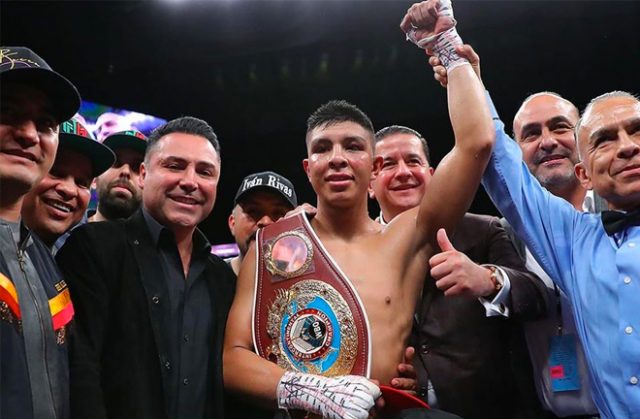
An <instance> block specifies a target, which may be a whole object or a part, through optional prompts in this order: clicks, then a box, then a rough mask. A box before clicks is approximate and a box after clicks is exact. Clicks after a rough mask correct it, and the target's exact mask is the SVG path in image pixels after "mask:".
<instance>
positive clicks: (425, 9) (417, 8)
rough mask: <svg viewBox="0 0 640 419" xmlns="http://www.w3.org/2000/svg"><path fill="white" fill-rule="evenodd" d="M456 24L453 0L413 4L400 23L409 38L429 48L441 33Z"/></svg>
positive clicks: (430, 0) (434, 0)
mask: <svg viewBox="0 0 640 419" xmlns="http://www.w3.org/2000/svg"><path fill="white" fill-rule="evenodd" d="M455 26H456V20H455V19H454V18H453V8H452V6H451V0H427V1H423V2H422V3H415V4H414V5H412V6H411V7H410V8H409V10H407V14H406V15H405V16H404V18H403V19H402V22H401V23H400V28H401V29H402V30H403V31H404V32H405V33H406V34H407V39H408V40H409V41H411V42H413V43H414V44H416V45H417V46H419V47H420V48H428V47H430V46H431V44H432V43H433V42H434V41H435V40H436V39H437V38H438V37H439V36H440V34H442V33H444V32H446V31H447V30H449V29H451V28H453V27H455Z"/></svg>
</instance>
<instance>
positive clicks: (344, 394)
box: [278, 371, 381, 419]
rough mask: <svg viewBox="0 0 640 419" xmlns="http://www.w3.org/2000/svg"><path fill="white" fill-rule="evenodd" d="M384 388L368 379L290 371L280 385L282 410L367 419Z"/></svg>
mask: <svg viewBox="0 0 640 419" xmlns="http://www.w3.org/2000/svg"><path fill="white" fill-rule="evenodd" d="M380 395H381V392H380V388H378V386H377V385H375V384H374V383H372V382H371V381H369V380H368V379H367V378H365V377H360V376H357V375H342V376H339V377H333V378H331V377H322V376H319V375H312V374H303V373H299V372H290V371H288V372H286V373H284V375H283V376H282V378H281V379H280V382H279V383H278V407H279V408H284V409H300V410H304V411H307V412H311V413H317V414H320V415H322V417H324V418H329V419H341V418H345V419H367V418H368V417H369V411H370V410H371V408H372V407H373V405H374V404H375V400H376V399H377V398H378V397H380Z"/></svg>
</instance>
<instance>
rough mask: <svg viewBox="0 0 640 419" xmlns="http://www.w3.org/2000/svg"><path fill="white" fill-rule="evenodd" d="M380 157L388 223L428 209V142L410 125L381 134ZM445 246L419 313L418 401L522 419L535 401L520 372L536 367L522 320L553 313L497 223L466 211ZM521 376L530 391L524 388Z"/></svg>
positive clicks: (378, 194)
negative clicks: (424, 204)
mask: <svg viewBox="0 0 640 419" xmlns="http://www.w3.org/2000/svg"><path fill="white" fill-rule="evenodd" d="M375 151H376V156H381V157H382V159H383V163H382V169H381V170H380V173H378V175H377V176H376V178H375V179H374V180H373V181H372V183H371V189H370V196H371V197H372V198H375V199H376V200H377V201H378V203H379V204H380V207H381V210H382V211H381V214H380V218H379V221H380V222H382V223H386V222H391V221H392V220H393V218H394V217H395V216H396V215H398V214H400V213H401V212H403V211H405V210H407V209H410V208H413V207H414V206H416V205H417V203H418V202H420V200H421V198H422V196H423V195H424V193H425V190H426V188H427V184H428V182H429V179H430V177H431V175H432V173H433V168H432V167H430V165H429V149H428V146H427V143H426V141H425V140H424V138H423V137H422V136H421V135H420V134H419V133H418V132H416V131H414V130H412V129H410V128H407V127H401V126H391V127H387V128H384V129H382V130H380V131H379V132H378V133H377V134H376V149H375ZM427 193H428V192H427ZM439 244H440V247H441V250H442V253H440V254H437V255H435V256H433V257H432V258H431V259H430V261H429V262H430V265H431V271H430V274H431V277H429V278H427V280H426V282H425V285H424V290H423V295H422V302H421V303H420V304H419V305H418V308H417V314H416V320H417V329H416V331H415V333H414V344H415V345H416V347H417V353H418V359H417V361H416V362H415V363H414V364H415V367H416V372H417V375H418V385H419V388H418V389H417V390H418V394H419V396H420V397H422V398H423V399H425V401H427V402H428V403H429V404H430V405H432V406H435V407H438V408H440V409H444V410H447V411H450V412H452V413H455V414H458V415H460V416H462V417H464V418H465V419H473V418H486V417H491V418H505V419H507V418H508V419H513V418H518V417H522V415H523V414H524V413H523V412H524V411H526V410H528V409H529V408H530V406H532V405H535V403H536V395H535V390H534V389H533V388H532V386H531V385H530V380H529V379H522V378H523V377H520V376H519V375H521V373H520V372H518V373H515V374H514V370H513V369H512V362H515V363H518V364H520V363H523V362H524V363H527V362H528V357H527V353H526V349H525V348H524V347H522V348H518V349H519V352H516V353H513V350H514V344H513V343H515V342H521V340H519V339H517V338H520V336H521V330H520V324H519V323H517V322H516V320H528V319H535V318H537V317H539V316H542V315H544V314H545V313H546V311H545V310H546V301H545V296H546V293H545V287H544V284H543V283H542V282H541V281H540V280H539V279H538V278H537V277H536V276H535V275H534V274H532V273H530V272H528V271H526V269H525V267H524V265H523V263H522V261H521V260H520V258H519V257H518V255H517V253H516V250H515V249H514V248H513V246H512V244H511V242H510V241H509V238H508V236H507V235H506V233H505V231H504V230H503V229H502V227H501V226H500V223H499V221H498V219H497V218H494V217H488V216H481V215H475V214H466V215H465V217H464V218H463V220H462V221H461V223H460V224H459V226H458V227H457V228H456V233H455V234H454V236H453V237H452V239H451V242H450V241H449V239H448V237H446V235H444V236H441V237H439ZM515 332H517V334H516V335H514V333H515ZM514 356H515V358H514ZM529 368H530V367H529ZM524 371H525V372H526V371H527V370H526V369H524ZM528 373H529V374H530V371H529V372H528ZM514 375H515V377H514ZM529 378H530V377H529ZM519 379H521V380H520V381H522V382H523V383H527V384H529V385H528V388H527V389H526V391H524V392H523V391H516V388H519V387H520V386H519V385H517V383H516V381H515V380H519ZM518 384H519V383H518ZM520 390H522V389H520ZM522 393H526V394H522Z"/></svg>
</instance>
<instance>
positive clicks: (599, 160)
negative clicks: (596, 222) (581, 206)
mask: <svg viewBox="0 0 640 419" xmlns="http://www.w3.org/2000/svg"><path fill="white" fill-rule="evenodd" d="M576 133H577V136H578V146H579V148H580V154H581V156H582V161H581V163H580V165H579V167H578V168H577V170H576V173H577V175H578V177H579V178H580V181H581V182H582V184H583V185H585V187H588V188H589V187H592V188H593V189H594V190H595V191H596V192H597V193H598V194H599V195H600V196H602V197H603V198H604V199H605V200H606V201H607V202H608V203H609V205H610V206H611V207H612V208H614V209H619V210H625V211H629V210H632V209H636V208H638V207H640V101H638V99H637V98H636V97H635V96H633V95H631V94H629V93H626V92H619V91H614V92H610V93H606V94H604V95H601V96H598V97H597V98H595V99H593V100H592V101H591V102H590V103H589V105H588V106H587V108H586V109H585V112H584V113H583V116H582V118H581V119H580V122H579V123H578V125H577V126H576Z"/></svg>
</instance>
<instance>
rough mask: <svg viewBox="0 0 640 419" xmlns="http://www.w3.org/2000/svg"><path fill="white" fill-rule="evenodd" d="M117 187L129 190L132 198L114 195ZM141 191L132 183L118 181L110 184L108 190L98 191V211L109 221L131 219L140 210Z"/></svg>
mask: <svg viewBox="0 0 640 419" xmlns="http://www.w3.org/2000/svg"><path fill="white" fill-rule="evenodd" d="M116 186H122V187H126V188H127V189H129V191H130V192H131V197H129V198H123V197H121V196H118V195H116V194H114V193H112V190H113V188H114V187H116ZM140 195H141V194H140V191H139V190H137V189H136V188H135V187H134V186H133V184H132V183H131V182H128V181H122V180H117V181H114V182H111V183H109V184H108V185H107V186H106V188H102V189H99V190H98V211H100V213H101V214H102V215H103V216H104V217H105V218H106V219H108V220H117V219H123V218H129V217H130V216H132V215H133V213H134V212H136V211H137V210H138V208H140V202H141V200H142V198H141V196H140Z"/></svg>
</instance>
